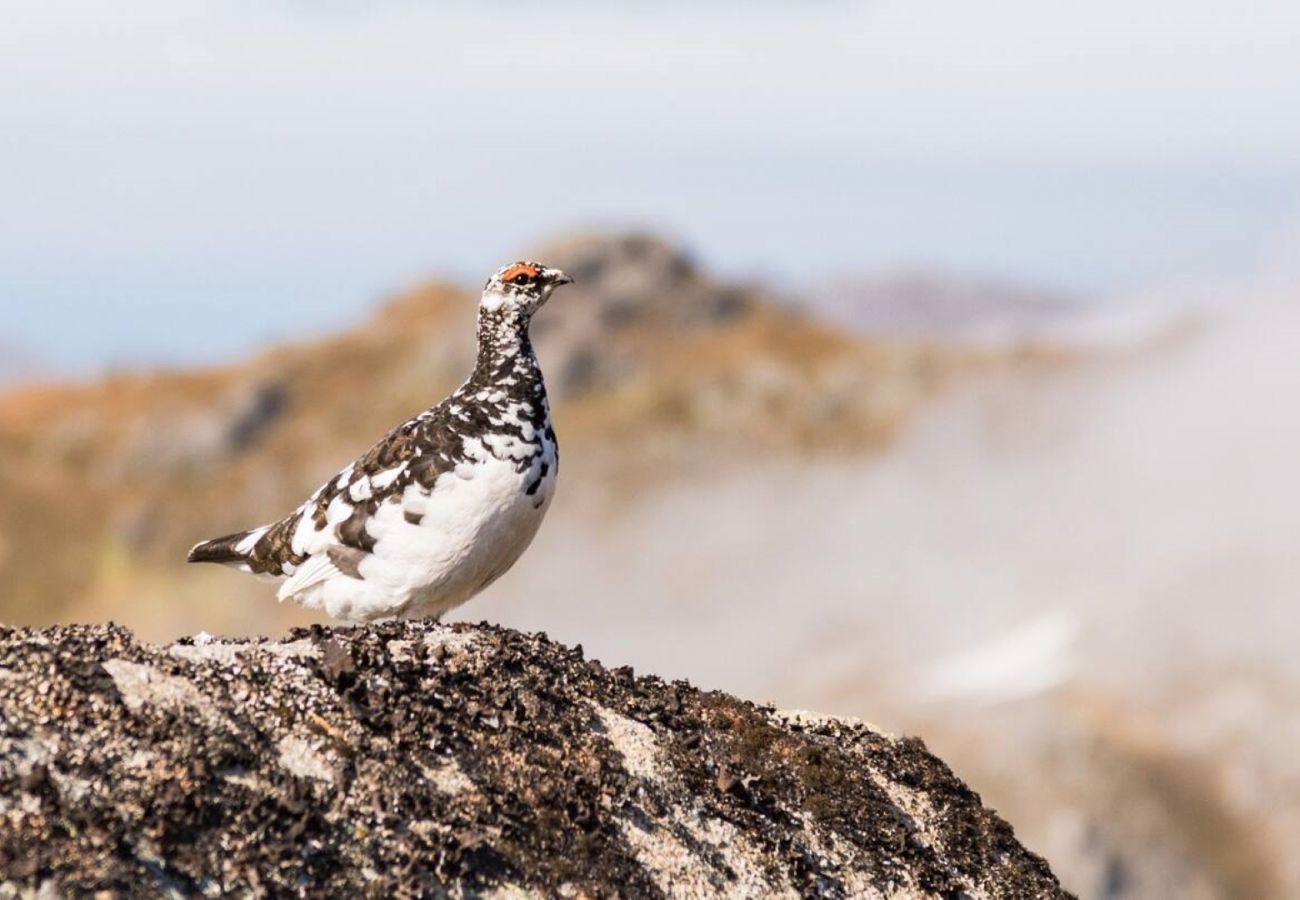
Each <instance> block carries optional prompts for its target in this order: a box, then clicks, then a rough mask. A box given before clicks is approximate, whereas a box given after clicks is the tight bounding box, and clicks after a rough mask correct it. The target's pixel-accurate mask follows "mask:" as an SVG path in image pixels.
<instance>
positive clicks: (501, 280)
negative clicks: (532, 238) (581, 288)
mask: <svg viewBox="0 0 1300 900" xmlns="http://www.w3.org/2000/svg"><path fill="white" fill-rule="evenodd" d="M572 281H573V279H572V278H570V277H569V276H568V275H565V274H564V273H563V272H561V271H560V270H559V269H551V268H548V267H546V266H544V265H542V264H541V263H536V262H528V261H522V262H517V263H511V264H510V265H508V266H505V267H503V268H501V269H498V270H497V271H496V272H495V273H494V274H493V275H492V277H491V278H489V279H488V280H487V284H485V285H483V299H482V300H481V301H480V303H479V306H480V308H481V309H483V310H484V311H486V312H497V311H498V310H501V311H507V312H515V313H521V314H523V315H524V316H525V317H527V316H531V315H532V314H533V313H534V312H536V311H537V310H538V309H539V308H540V307H541V306H542V304H543V303H545V302H546V301H547V300H548V299H550V296H551V292H552V291H553V290H555V289H556V288H557V287H559V286H560V285H562V284H569V283H570V282H572Z"/></svg>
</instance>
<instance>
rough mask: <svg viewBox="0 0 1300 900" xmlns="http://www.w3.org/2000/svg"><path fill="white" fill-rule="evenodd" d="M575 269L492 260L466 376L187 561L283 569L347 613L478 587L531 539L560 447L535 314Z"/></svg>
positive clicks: (285, 593) (443, 607)
mask: <svg viewBox="0 0 1300 900" xmlns="http://www.w3.org/2000/svg"><path fill="white" fill-rule="evenodd" d="M571 281H572V279H571V278H569V277H568V276H567V275H565V274H564V273H563V272H561V271H560V270H559V269H552V268H547V267H546V266H543V265H541V264H539V263H535V262H517V263H514V264H513V265H509V266H506V267H505V268H503V269H501V270H500V271H498V272H497V273H496V274H494V275H493V276H492V277H491V278H489V279H488V282H487V284H486V285H485V286H484V288H483V297H482V299H481V301H480V302H479V309H478V356H477V359H476V361H475V364H474V371H473V373H472V374H471V375H470V377H469V379H468V380H467V381H466V382H465V383H464V384H462V385H461V386H460V387H459V388H457V389H456V391H455V392H454V393H452V395H451V396H449V397H448V398H447V399H445V400H443V401H442V402H441V403H439V404H438V405H437V406H434V407H431V408H430V409H427V410H425V411H424V412H422V413H420V414H419V415H417V416H416V417H415V418H413V419H411V420H410V421H408V422H405V423H404V424H402V425H400V426H398V427H397V428H395V429H394V430H393V431H391V432H389V434H388V435H387V436H386V437H384V438H383V440H381V441H380V442H379V443H377V444H375V446H374V447H372V448H371V449H370V450H369V451H368V452H367V453H365V454H364V455H363V456H361V457H360V458H359V459H357V460H356V461H355V462H353V463H351V464H350V465H348V466H346V467H345V468H344V469H343V470H342V471H341V472H339V474H338V475H336V476H335V477H334V478H332V479H330V480H329V481H327V482H326V483H325V484H323V485H322V486H321V487H319V488H317V490H316V492H315V493H314V494H312V495H311V497H309V498H308V499H307V502H305V503H303V504H302V506H300V507H298V509H296V510H294V511H293V512H292V513H290V514H289V515H288V516H286V517H285V518H283V519H281V520H280V521H278V522H275V523H273V524H270V525H263V526H261V527H259V528H253V529H251V530H249V531H241V532H238V533H236V534H230V535H226V536H224V537H219V538H215V539H213V540H210V541H204V542H202V543H200V544H198V545H196V546H195V547H194V549H192V550H191V551H190V553H189V561H190V562H215V563H221V564H224V565H227V566H231V567H233V568H236V569H239V570H241V571H244V572H251V573H253V574H255V575H260V576H264V577H269V578H272V579H275V580H279V581H281V582H282V583H281V584H280V589H279V593H278V595H277V596H278V597H279V599H280V600H286V599H292V600H295V601H297V602H298V603H300V604H302V605H303V606H306V607H308V608H312V609H322V610H324V611H325V612H326V613H327V614H328V615H330V616H331V617H333V618H336V619H341V620H344V621H372V620H375V619H385V618H392V617H400V618H433V619H436V618H438V617H440V616H441V615H442V614H443V613H445V612H446V611H447V610H449V609H451V608H452V607H454V606H458V605H460V604H461V603H464V602H465V601H466V600H468V599H470V598H471V597H473V596H474V595H475V594H477V593H478V592H479V591H481V590H483V589H484V588H485V587H487V586H488V585H489V584H491V583H492V582H493V581H495V580H496V579H497V578H499V577H500V576H501V575H502V574H503V573H505V571H506V570H507V569H509V568H510V567H511V566H512V565H513V564H514V563H515V561H516V560H517V559H519V557H520V555H521V554H522V553H523V552H524V550H525V549H527V547H528V545H529V543H531V542H532V539H533V536H534V535H535V534H536V533H537V529H538V527H539V526H540V525H541V522H542V517H543V516H544V515H545V514H546V510H547V507H548V506H549V505H550V500H551V495H552V493H553V492H554V490H555V479H556V475H557V472H558V468H559V454H558V448H557V445H556V442H555V431H554V429H553V428H552V426H551V413H550V407H549V406H548V405H547V401H546V386H545V385H544V384H543V382H542V371H541V368H540V367H539V365H538V362H537V357H536V355H535V354H534V353H533V346H532V343H531V341H530V340H529V336H528V326H529V323H530V322H531V320H532V316H533V313H535V312H536V311H537V310H538V309H540V308H541V306H542V305H543V304H544V303H545V302H546V301H547V300H548V299H549V298H550V295H551V292H552V291H554V290H555V288H557V287H559V286H560V285H563V284H568V283H570V282H571Z"/></svg>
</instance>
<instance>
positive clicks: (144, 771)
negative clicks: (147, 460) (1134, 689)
mask: <svg viewBox="0 0 1300 900" xmlns="http://www.w3.org/2000/svg"><path fill="white" fill-rule="evenodd" d="M96 892H106V893H104V894H103V895H104V896H137V895H143V896H175V897H189V896H214V897H215V896H227V895H230V896H347V897H360V896H383V897H398V896H446V895H450V896H498V897H506V896H509V897H519V896H534V895H536V896H567V897H584V896H586V897H606V896H624V897H660V896H670V897H697V896H718V895H726V896H735V897H776V896H820V897H875V896H883V897H890V896H906V897H916V896H936V897H1055V896H1062V895H1063V894H1062V891H1061V889H1060V887H1059V885H1058V884H1057V881H1056V879H1055V878H1054V877H1053V875H1052V873H1051V871H1050V870H1049V869H1048V866H1047V864H1046V863H1045V862H1044V861H1043V860H1042V859H1040V858H1038V857H1037V856H1035V855H1033V854H1032V853H1030V852H1028V851H1027V850H1025V848H1024V847H1022V846H1021V845H1020V844H1019V843H1018V842H1017V841H1016V839H1015V836H1014V835H1013V834H1012V831H1011V828H1010V827H1009V826H1008V825H1007V824H1006V823H1005V822H1003V821H1002V820H1001V819H999V818H998V817H997V816H996V815H995V814H994V813H992V812H990V811H989V810H987V809H985V808H984V807H983V806H982V805H981V803H980V798H979V797H978V796H977V795H976V794H974V793H973V792H971V791H970V790H969V789H968V788H967V787H966V786H965V785H963V784H962V782H961V781H960V780H959V779H958V778H957V777H956V776H954V775H953V773H952V772H951V771H949V769H948V768H947V767H946V766H945V765H944V764H943V763H942V762H940V761H939V760H938V759H936V758H934V757H933V756H931V755H930V754H929V753H928V752H927V751H926V749H925V747H924V745H923V744H922V743H921V742H920V741H919V740H916V739H912V738H895V737H890V736H887V735H883V734H879V733H877V732H875V731H873V730H871V729H870V728H869V727H867V726H866V725H864V724H861V723H854V722H848V721H843V720H837V719H830V718H824V717H818V716H812V715H807V714H800V713H785V712H779V711H776V710H773V709H768V708H764V707H761V706H756V705H754V704H752V703H747V702H743V701H741V700H737V699H735V698H734V697H730V696H726V695H724V694H720V693H709V692H704V691H700V690H697V689H695V688H693V687H691V686H690V685H688V684H685V683H683V682H674V683H669V682H665V681H663V680H661V679H658V678H655V677H635V676H634V674H633V673H632V672H631V671H630V670H628V669H612V670H610V669H606V668H604V667H603V666H601V665H600V664H599V663H596V662H590V661H587V660H585V659H584V658H583V653H582V650H581V648H576V649H570V648H567V647H563V646H560V645H557V644H555V643H552V642H550V641H548V640H547V639H546V637H544V636H539V635H524V634H519V633H517V632H513V631H508V630H504V629H500V628H494V627H489V626H466V625H455V626H440V625H433V624H421V623H401V624H399V623H393V624H384V625H379V626H372V627H366V628H355V629H334V630H330V629H325V628H313V629H309V630H299V631H297V632H294V633H293V634H292V635H290V637H289V638H288V639H287V640H284V641H268V640H258V641H251V642H221V641H215V640H212V639H209V638H206V637H204V636H199V637H197V638H194V639H187V640H184V641H181V642H179V643H177V644H174V645H172V646H148V645H144V644H140V643H138V642H136V641H135V640H134V639H133V637H132V635H131V634H130V633H129V632H127V631H126V630H124V629H121V628H118V627H114V626H76V627H57V628H47V629H42V630H30V629H0V897H11V896H41V897H47V896H91V895H94V894H95V893H96Z"/></svg>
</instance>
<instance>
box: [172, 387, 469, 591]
mask: <svg viewBox="0 0 1300 900" xmlns="http://www.w3.org/2000/svg"><path fill="white" fill-rule="evenodd" d="M454 400H455V395H453V396H452V397H451V398H448V400H445V401H443V403H441V404H439V405H438V406H436V407H434V408H433V409H430V410H428V411H426V412H424V413H421V414H420V415H418V416H416V417H415V418H413V419H410V420H408V421H407V422H404V423H403V424H402V425H399V426H398V427H397V428H394V429H393V430H392V431H390V432H389V433H388V434H387V435H385V436H384V437H383V439H381V440H380V441H379V442H378V443H376V444H375V445H374V446H373V447H371V448H370V450H368V451H367V452H366V453H365V454H364V455H362V456H361V457H359V458H358V459H357V460H356V461H354V462H352V463H350V464H349V465H347V466H345V467H344V468H343V469H342V470H340V471H339V473H338V474H337V475H335V476H334V477H333V478H331V479H330V480H329V481H327V482H325V483H324V484H323V485H321V486H320V487H319V488H317V489H316V491H315V492H314V493H313V494H312V495H311V497H309V498H308V499H307V501H306V502H305V503H303V504H302V505H301V506H299V507H298V508H297V509H296V510H294V511H293V512H292V513H290V514H289V515H288V516H286V517H284V518H283V519H281V520H280V521H278V522H275V523H273V524H271V525H264V526H262V527H260V528H254V529H251V530H249V531H243V532H237V533H235V534H231V535H226V536H224V537H220V538H216V539H214V540H211V541H205V542H203V543H201V544H198V545H197V546H195V547H194V549H192V550H191V551H190V555H189V559H190V561H191V562H217V563H224V564H226V565H232V566H235V567H237V568H239V569H242V570H244V571H248V572H252V573H254V574H257V575H269V576H272V577H287V578H289V579H290V580H291V582H294V583H296V584H297V587H296V588H295V589H294V590H289V584H288V583H286V584H285V585H283V586H282V587H281V591H280V592H281V595H282V596H287V595H288V594H287V593H286V591H288V593H295V592H296V591H300V590H302V589H303V588H304V586H307V585H308V583H310V584H314V583H316V582H318V581H319V580H320V579H321V578H325V577H329V576H330V575H332V574H336V573H339V572H341V573H342V574H350V575H351V576H352V577H358V575H357V567H358V565H359V562H360V559H362V558H364V555H365V554H369V553H371V552H373V551H374V549H375V544H376V538H375V536H374V535H373V534H371V532H370V530H369V529H368V527H367V526H368V525H369V523H370V521H371V519H372V518H373V517H374V515H375V513H376V512H377V511H378V509H379V507H380V505H381V504H384V503H402V502H403V499H404V497H407V496H408V494H414V495H420V494H423V495H427V493H428V491H429V490H431V489H432V487H433V483H434V481H436V480H437V478H438V476H439V475H441V474H442V473H443V472H447V471H450V470H452V469H453V468H455V466H456V463H457V462H459V461H460V460H462V459H463V458H464V447H463V441H462V440H461V436H460V434H459V433H458V432H459V429H457V428H456V423H457V418H458V414H460V412H461V408H460V406H459V405H458V404H456V403H455V402H454ZM412 487H414V488H415V490H413V491H408V489H409V488H412ZM416 505H417V506H418V503H417V504H416ZM408 521H411V518H410V517H409V516H408ZM332 548H339V549H337V550H335V551H334V552H335V553H336V555H337V554H338V553H343V554H344V555H343V556H341V557H339V560H338V561H337V562H336V561H331V559H330V557H329V554H330V552H331V549H332ZM317 560H320V562H317ZM340 563H341V564H340ZM330 567H332V568H333V570H334V571H330ZM307 569H310V571H304V570H307Z"/></svg>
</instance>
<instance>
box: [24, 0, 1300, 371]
mask: <svg viewBox="0 0 1300 900" xmlns="http://www.w3.org/2000/svg"><path fill="white" fill-rule="evenodd" d="M3 3H4V5H3V13H0V20H2V21H0V122H3V129H2V130H0V345H3V344H5V343H11V344H12V343H17V344H20V345H22V346H25V347H27V348H29V349H30V350H31V351H32V352H34V353H35V354H36V355H38V356H40V357H42V358H44V359H46V360H48V361H49V362H51V363H52V364H54V365H57V366H70V367H78V368H87V367H89V368H94V367H99V366H103V365H106V364H133V363H137V362H152V361H184V360H191V359H221V358H228V357H230V356H231V355H235V354H238V353H240V352H244V351H245V350H246V349H248V348H250V347H252V346H255V345H257V344H258V343H260V342H263V341H267V340H274V339H283V338H285V337H291V336H294V335H296V334H300V333H304V332H315V331H320V330H323V329H325V328H328V327H333V326H336V325H338V324H340V323H343V322H346V321H348V320H350V319H354V318H355V317H357V316H358V315H361V314H362V313H363V312H364V310H365V309H367V308H369V307H370V306H371V305H373V303H374V302H375V301H376V300H377V299H378V298H379V297H380V296H382V295H383V293H384V292H385V291H387V290H390V289H393V288H396V287H399V286H401V285H403V284H406V283H409V282H410V281H412V280H414V279H416V278H419V277H421V276H424V275H427V274H430V273H446V274H449V275H453V276H455V277H458V278H463V279H465V280H467V281H472V282H477V281H480V280H481V279H482V277H483V276H484V275H485V274H486V271H487V270H489V269H491V268H494V267H495V266H496V265H498V264H500V263H501V262H504V261H506V260H507V259H509V258H512V257H513V256H514V255H516V254H517V253H519V252H520V251H521V250H522V249H526V248H527V247H528V246H529V245H530V244H532V243H534V242H536V241H537V240H539V239H542V238H545V237H547V236H549V235H553V234H557V233H560V232H563V231H564V230H567V229H571V228H573V227H582V226H587V225H591V224H614V225H618V224H644V225H649V226H654V227H657V228H661V229H663V230H665V231H666V232H668V233H670V234H673V235H676V236H679V237H681V238H683V239H685V240H686V241H687V242H688V243H689V245H690V246H691V247H692V248H693V249H694V250H695V251H696V252H697V254H698V255H699V256H700V257H701V258H702V260H703V261H705V262H706V263H707V264H709V265H712V266H715V267H717V268H720V269H722V270H723V271H725V272H728V273H743V274H747V275H749V276H751V277H762V278H770V279H772V280H774V281H776V282H777V283H778V284H779V285H781V286H782V287H785V288H788V289H791V290H797V289H798V287H799V285H800V284H805V283H809V282H812V281H819V280H823V279H826V278H830V277H839V276H841V275H844V274H845V273H850V274H851V273H852V272H854V271H858V270H864V269H871V268H878V267H886V266H896V265H935V266H939V267H942V268H946V269H951V270H955V271H958V272H967V271H969V272H977V273H987V274H992V275H997V276H1002V277H1007V278H1013V279H1021V280H1027V281H1031V282H1040V283H1044V284H1048V285H1052V286H1059V287H1064V288H1067V289H1073V290H1076V291H1081V292H1093V293H1097V292H1106V291H1112V290H1127V289H1132V288H1134V287H1139V286H1141V285H1142V284H1143V283H1145V282H1150V281H1155V280H1159V279H1162V278H1169V277H1175V276H1185V275H1186V274H1188V273H1189V272H1191V274H1196V273H1197V272H1198V271H1201V270H1204V271H1205V272H1206V273H1214V274H1218V273H1220V272H1223V271H1227V272H1232V271H1237V270H1243V269H1247V268H1248V267H1249V266H1250V265H1251V264H1252V263H1253V261H1254V260H1255V259H1256V258H1257V257H1258V256H1259V255H1261V254H1263V253H1266V252H1267V251H1268V249H1269V246H1270V245H1271V243H1272V242H1274V241H1277V240H1279V239H1280V238H1281V237H1283V236H1285V235H1286V234H1287V233H1288V232H1292V231H1294V230H1295V229H1296V227H1297V225H1298V224H1300V115H1296V113H1295V111H1296V110H1298V109H1300V52H1298V51H1297V48H1298V47H1300V6H1297V5H1296V4H1294V3H1288V2H1274V0H1262V2H1254V3H1251V4H1241V3H1229V2H1220V0H1184V2H1178V3H1174V2H1167V3H1162V2H1154V0H1128V2H1119V0H1095V2H1091V3H1088V4H1069V5H1067V4H1054V3H1043V2H1041V0H1038V2H1034V0H1001V2H957V0H948V2H938V0H897V2H871V3H854V2H828V0H824V2H802V3H789V4H781V3H746V4H730V3H714V4H688V3H668V4H664V3H656V4H649V3H647V4H641V5H637V6H633V5H631V4H622V5H617V6H615V5H613V4H596V3H577V2H570V3H552V4H546V5H538V6H532V5H525V4H522V3H519V4H516V3H507V2H497V3H480V4H476V5H474V6H473V7H472V8H461V7H459V6H457V7H452V6H450V5H448V6H443V5H440V4H427V3H414V2H410V3H407V2H391V3H360V2H357V3H342V2H339V3H311V2H307V0H302V2H293V3H267V2H262V3H254V2H236V0H229V2H224V3H218V2H206V3H196V2H185V0H140V2H129V0H126V2H119V3H113V4H105V3H100V2H90V0H86V2H58V0H38V2H27V0H18V2H16V0H3ZM701 6H703V7H704V8H703V9H701Z"/></svg>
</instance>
